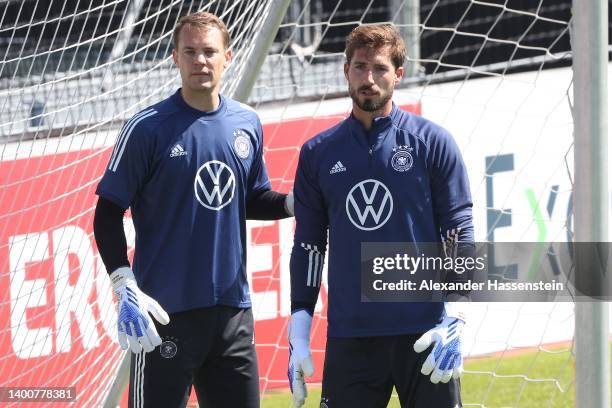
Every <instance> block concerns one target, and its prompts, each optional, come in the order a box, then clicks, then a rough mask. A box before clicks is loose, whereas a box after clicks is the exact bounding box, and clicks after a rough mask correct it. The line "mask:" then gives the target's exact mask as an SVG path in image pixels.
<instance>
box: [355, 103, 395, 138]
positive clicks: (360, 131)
mask: <svg viewBox="0 0 612 408" xmlns="http://www.w3.org/2000/svg"><path fill="white" fill-rule="evenodd" d="M397 115H399V108H398V107H397V105H396V104H395V102H393V105H392V108H391V113H390V114H389V115H387V116H379V117H377V118H374V120H373V121H372V122H373V123H372V127H371V128H370V130H366V129H365V128H364V127H363V125H362V124H361V122H360V121H359V120H357V118H355V116H354V115H353V113H351V115H350V116H349V117H348V122H349V126H350V128H351V133H353V135H354V136H355V137H356V139H357V141H358V142H359V143H360V144H361V145H363V146H364V147H366V148H368V149H370V148H373V149H376V148H377V147H378V146H379V145H380V143H381V142H382V139H384V135H386V133H387V132H384V130H386V129H388V127H389V126H390V125H391V124H392V123H393V121H394V120H395V119H396V117H397ZM383 132H384V133H383Z"/></svg>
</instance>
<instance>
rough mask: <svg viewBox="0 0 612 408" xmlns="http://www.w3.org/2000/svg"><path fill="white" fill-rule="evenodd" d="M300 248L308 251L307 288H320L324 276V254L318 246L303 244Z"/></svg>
mask: <svg viewBox="0 0 612 408" xmlns="http://www.w3.org/2000/svg"><path fill="white" fill-rule="evenodd" d="M300 246H301V247H302V248H304V249H305V250H306V251H308V275H307V277H306V286H313V287H314V286H316V287H318V286H320V285H321V275H322V274H323V254H321V251H319V248H318V247H317V246H316V245H312V246H311V245H310V244H305V243H303V242H302V243H301V244H300Z"/></svg>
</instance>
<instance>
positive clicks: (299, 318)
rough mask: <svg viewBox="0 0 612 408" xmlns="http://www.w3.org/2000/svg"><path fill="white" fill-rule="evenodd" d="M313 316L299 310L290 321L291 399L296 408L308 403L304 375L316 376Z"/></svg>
mask: <svg viewBox="0 0 612 408" xmlns="http://www.w3.org/2000/svg"><path fill="white" fill-rule="evenodd" d="M311 323H312V316H311V315H310V314H309V313H308V312H307V311H306V310H303V309H302V310H298V311H297V312H295V313H293V314H292V315H291V320H290V321H289V369H288V370H287V377H288V378H289V387H290V388H291V397H292V399H293V404H294V405H295V406H296V407H301V406H302V405H304V402H306V397H307V396H308V391H307V390H306V383H305V382H304V375H306V376H308V377H310V376H311V375H313V374H314V366H313V364H312V356H311V355H310V325H311Z"/></svg>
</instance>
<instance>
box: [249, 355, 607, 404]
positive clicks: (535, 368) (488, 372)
mask: <svg viewBox="0 0 612 408" xmlns="http://www.w3.org/2000/svg"><path fill="white" fill-rule="evenodd" d="M569 347H570V345H569V344H565V345H561V346H556V347H552V348H550V349H548V351H537V350H531V351H520V352H516V351H512V352H509V353H506V354H503V355H502V354H496V355H493V356H489V357H484V358H475V359H470V360H468V361H467V362H466V363H465V369H466V373H465V374H464V375H463V377H462V380H461V381H462V384H461V388H462V398H463V404H464V406H480V407H490V408H502V407H504V408H505V407H521V408H543V407H554V408H562V407H563V408H565V407H568V408H569V407H574V406H575V404H574V383H573V379H574V356H573V355H572V354H571V352H570V351H569ZM611 348H612V347H611ZM610 365H611V367H612V362H611V364H610ZM320 396H321V390H320V388H317V387H316V386H310V387H309V397H308V400H307V402H306V405H305V407H307V408H318V407H319V399H320ZM290 401H291V397H290V394H289V392H288V390H282V391H281V390H279V391H276V390H269V391H267V392H266V394H265V396H264V398H263V401H262V405H261V406H262V408H288V407H290V406H291V404H290ZM399 406H400V404H399V400H398V398H397V396H395V395H394V396H393V398H391V402H390V403H389V405H388V407H394V408H395V407H399ZM365 408H367V407H365Z"/></svg>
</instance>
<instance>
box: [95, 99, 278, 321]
mask: <svg viewBox="0 0 612 408" xmlns="http://www.w3.org/2000/svg"><path fill="white" fill-rule="evenodd" d="M269 189H270V181H269V179H268V174H267V171H266V168H265V165H264V163H263V140H262V127H261V123H260V121H259V118H258V117H257V114H256V113H255V112H254V111H253V110H252V109H251V108H249V107H247V106H246V105H242V104H240V103H238V102H236V101H233V100H231V99H228V98H225V97H223V96H220V104H219V107H218V108H217V109H216V110H215V111H212V112H202V111H199V110H196V109H194V108H192V107H190V106H189V105H187V103H185V101H184V100H183V98H182V96H181V93H180V89H179V90H178V91H177V92H176V93H175V94H174V95H172V96H171V97H169V98H167V99H165V100H163V101H161V102H159V103H157V104H155V105H153V106H151V107H149V108H147V109H145V110H143V111H141V112H139V113H138V114H136V115H134V116H133V117H132V118H131V119H129V120H128V121H127V122H126V123H125V124H124V126H123V128H122V130H121V133H120V134H119V137H118V139H117V143H116V145H115V148H114V150H113V153H112V155H111V158H110V161H109V164H108V167H107V169H106V171H105V173H104V176H103V177H102V180H101V181H100V183H99V185H98V187H97V190H96V194H98V195H99V196H101V197H104V198H106V199H108V200H110V201H112V202H114V203H115V204H117V205H119V206H121V207H122V208H124V209H125V208H128V207H130V208H131V212H132V218H133V222H134V227H135V230H136V248H135V254H134V264H133V269H134V275H135V277H136V280H137V283H138V286H139V287H140V289H141V290H142V291H143V292H145V293H146V294H148V295H149V296H151V297H153V298H154V299H155V300H157V301H158V302H159V303H160V304H161V306H162V307H163V308H164V309H165V310H166V311H167V312H169V313H174V312H179V311H184V310H190V309H194V308H199V307H207V306H213V305H227V306H234V307H241V308H246V307H250V306H251V300H250V295H249V287H248V282H247V275H246V239H245V238H246V224H245V219H246V218H245V214H246V210H245V201H246V199H247V198H248V197H249V196H250V195H251V194H253V193H255V192H261V191H263V190H269Z"/></svg>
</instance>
